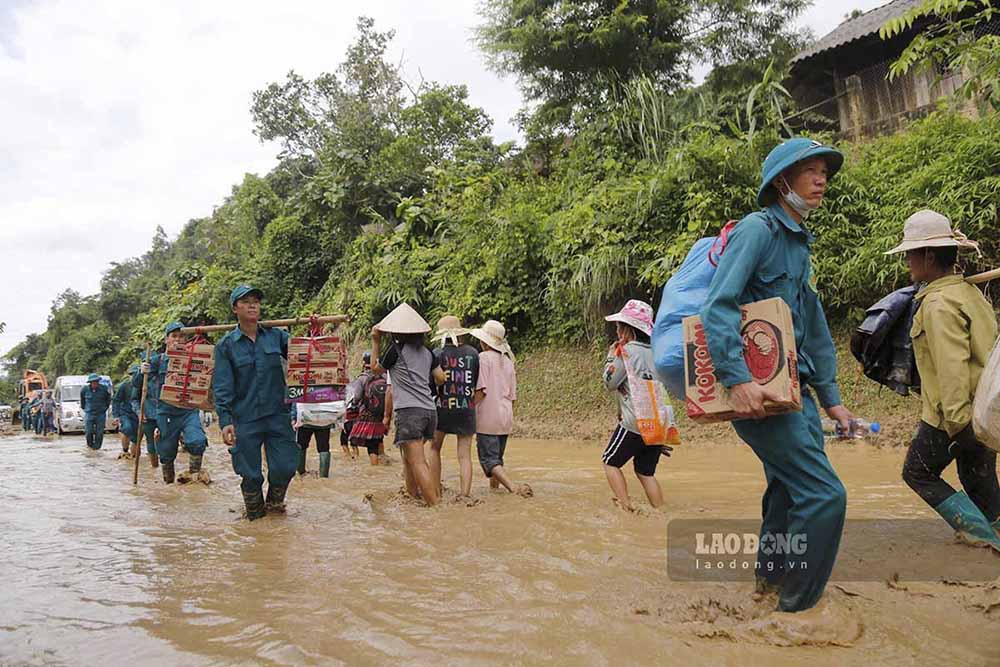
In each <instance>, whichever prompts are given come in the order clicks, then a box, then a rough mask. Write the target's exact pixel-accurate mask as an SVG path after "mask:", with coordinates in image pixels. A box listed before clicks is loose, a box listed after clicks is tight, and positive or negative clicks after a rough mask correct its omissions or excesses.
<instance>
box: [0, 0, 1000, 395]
mask: <svg viewBox="0 0 1000 667" xmlns="http://www.w3.org/2000/svg"><path fill="white" fill-rule="evenodd" d="M527 4H531V3H527ZM591 4H593V6H595V7H596V6H604V4H605V3H591ZM735 4H741V5H745V6H757V5H761V4H762V3H754V2H745V3H738V2H737V3H735ZM649 5H650V6H653V5H657V6H658V3H649ZM526 6H527V5H526ZM588 6H589V5H588ZM629 6H631V4H630V5H629ZM637 6H638V5H637ZM390 39H391V33H378V32H376V31H375V30H374V27H373V26H372V24H371V23H370V21H367V20H362V21H361V22H360V24H359V38H358V42H357V43H356V44H355V45H353V46H352V47H351V49H349V50H348V53H347V59H346V61H345V64H344V65H342V66H341V67H340V68H338V70H337V71H336V73H334V74H328V75H321V76H320V77H318V78H317V79H315V80H313V81H306V80H304V79H302V78H301V77H299V76H298V75H295V74H294V73H290V74H289V75H288V78H287V80H286V81H285V82H284V83H277V84H272V85H271V86H268V87H267V88H265V89H264V90H262V91H259V92H258V93H256V94H255V95H254V100H253V109H252V110H253V115H254V122H255V127H256V131H257V133H258V134H259V135H260V136H261V137H262V138H264V139H267V140H274V141H277V142H279V143H280V144H281V150H282V155H281V161H280V163H279V164H278V166H277V167H275V169H274V170H272V171H271V172H270V173H268V174H266V175H265V176H255V175H249V174H248V175H246V177H245V178H244V179H243V181H242V182H241V183H240V184H239V185H237V186H235V187H234V188H233V190H232V194H231V195H230V196H229V197H228V198H227V199H226V200H225V201H224V202H222V203H221V205H220V206H218V207H217V208H216V209H215V210H214V212H213V213H212V215H211V216H209V217H206V218H200V219H195V220H191V221H190V222H189V223H188V224H187V225H186V226H185V227H184V229H183V231H182V232H181V233H180V235H179V236H178V237H177V238H176V239H173V240H171V239H169V238H167V236H166V235H165V234H164V233H163V232H162V230H160V231H159V232H158V233H157V235H156V236H155V237H154V239H153V242H152V245H151V248H150V250H149V251H148V252H147V253H146V254H145V255H143V256H142V257H139V258H136V259H133V260H130V261H128V262H124V263H122V264H115V265H112V266H111V267H109V269H108V270H107V271H106V273H105V275H104V279H103V281H102V285H101V291H100V292H99V293H98V294H96V295H93V296H82V295H80V294H77V293H76V292H73V291H72V290H67V291H66V292H64V293H63V294H61V295H60V296H59V298H58V299H57V300H56V301H55V302H54V303H53V306H52V311H51V315H50V318H49V325H48V330H47V331H46V332H44V333H43V334H40V335H32V336H29V337H28V338H27V339H26V340H25V341H24V342H22V343H21V344H20V345H18V346H17V347H15V348H14V349H13V350H12V351H11V352H10V353H9V354H8V355H7V358H8V360H9V361H10V366H11V368H12V370H13V371H14V372H15V373H19V371H20V370H21V369H23V368H26V367H32V368H41V369H42V370H44V371H45V372H46V373H49V374H50V375H60V374H66V373H83V372H90V371H93V370H101V371H103V372H106V373H108V374H111V375H117V374H118V373H120V372H121V371H122V370H123V369H124V368H125V367H126V366H127V365H128V364H129V363H131V362H132V361H133V360H134V359H135V358H136V356H137V354H138V352H139V350H140V349H141V348H142V346H143V342H144V341H146V340H153V341H159V340H161V339H162V328H163V325H164V324H165V323H167V322H169V321H171V320H175V319H179V320H182V321H184V322H186V323H188V324H202V323H216V322H226V321H232V315H231V313H230V311H229V307H228V303H227V296H228V293H229V290H230V289H231V288H232V286H233V285H234V284H236V283H237V282H242V281H250V282H253V283H254V284H257V285H258V286H260V287H261V288H262V289H263V290H264V292H265V294H266V300H265V302H264V315H265V317H268V316H273V317H284V316H290V315H296V314H307V313H309V312H323V313H340V312H343V313H347V314H349V315H351V317H352V325H351V329H352V331H353V332H354V333H356V334H360V335H364V334H366V333H367V332H368V330H369V328H370V327H371V325H372V324H373V323H374V322H375V321H377V320H378V319H379V318H380V317H382V316H383V315H384V314H385V313H386V312H388V311H389V310H390V309H391V308H393V307H394V306H395V305H397V304H398V303H399V302H400V301H403V300H405V301H408V302H410V303H411V304H412V305H414V306H416V307H417V308H418V310H420V311H421V312H422V313H423V314H424V316H425V317H426V318H427V319H428V320H430V321H434V320H435V319H436V318H437V317H438V316H440V315H442V314H444V313H445V312H452V313H454V314H457V315H459V316H461V317H462V318H463V319H464V320H465V321H467V322H476V321H482V320H484V319H487V318H496V319H499V320H501V321H503V322H504V323H505V324H506V325H507V327H508V330H509V331H510V332H511V335H512V339H513V341H514V344H515V347H516V348H518V349H525V348H526V347H528V346H531V345H534V344H541V343H545V342H558V343H562V342H581V341H586V340H588V339H592V338H594V337H596V336H603V332H604V331H605V329H604V322H603V319H602V318H601V315H603V314H605V313H607V312H608V311H609V310H611V309H612V308H615V307H618V306H619V305H620V303H621V302H622V301H623V300H624V299H626V298H628V297H639V298H644V299H647V300H649V301H651V302H653V303H654V304H655V303H657V302H658V300H659V291H660V289H661V288H662V285H663V284H664V282H665V281H666V280H667V278H668V277H669V276H670V275H671V273H672V272H673V270H674V269H675V268H676V267H677V266H678V264H679V263H680V262H681V261H683V259H684V257H685V255H686V253H687V252H688V250H689V249H690V247H691V245H692V243H693V242H694V241H695V240H696V239H698V238H700V237H702V236H705V235H709V234H713V233H714V232H716V231H717V230H718V229H719V228H720V226H721V225H722V224H724V223H725V222H726V221H727V220H729V219H733V218H739V217H742V216H743V215H745V214H746V213H748V212H750V211H751V210H753V208H754V203H753V202H754V199H755V192H756V189H757V186H758V184H759V178H760V176H759V174H760V164H761V162H762V160H763V158H764V156H765V155H766V154H767V153H768V151H769V150H770V149H771V148H773V147H774V145H775V144H776V143H777V142H778V141H779V140H780V139H781V137H782V135H783V134H785V133H788V132H790V131H795V127H791V128H790V127H789V126H788V125H789V119H790V117H791V116H790V114H789V112H790V111H793V110H792V109H791V105H790V102H789V100H787V99H786V96H785V95H783V93H782V89H781V87H780V76H779V74H778V72H780V69H781V63H782V62H783V61H787V56H788V54H789V53H790V52H791V49H792V44H791V42H789V41H788V40H783V41H782V40H772V42H770V45H769V46H768V47H767V49H765V51H764V52H762V53H759V54H758V57H757V58H756V59H754V60H748V61H745V62H741V63H739V64H737V65H727V66H725V67H720V68H717V69H716V70H715V71H714V72H713V74H712V75H711V76H710V77H709V79H708V81H707V82H706V83H705V85H703V86H702V87H700V88H699V89H688V90H685V91H683V92H677V93H675V92H672V91H670V90H667V89H662V88H660V87H658V86H657V84H656V81H657V79H655V78H650V77H648V76H645V75H642V76H638V75H637V76H634V77H632V79H631V81H630V82H629V83H628V85H627V86H619V87H618V88H617V89H616V90H614V91H611V90H609V91H607V92H608V96H607V98H606V99H607V100H608V102H607V104H606V105H605V106H606V108H605V110H604V111H603V112H602V113H600V114H595V115H594V116H593V117H592V119H591V121H590V122H588V123H587V124H585V125H583V126H581V127H580V128H579V129H578V130H577V131H576V132H575V133H574V134H573V135H572V136H566V137H562V138H559V139H558V140H554V141H553V140H549V141H537V142H530V143H529V145H528V146H527V147H525V148H523V149H519V148H517V147H514V146H512V145H496V144H495V143H494V142H493V141H492V140H491V139H490V137H489V135H488V130H489V127H490V121H489V118H488V117H487V116H486V115H485V114H484V113H483V111H482V110H480V109H477V108H474V107H472V106H471V105H469V104H468V101H467V93H466V91H465V89H464V88H462V87H457V86H439V85H435V84H422V85H421V86H419V87H417V88H415V89H414V88H410V87H408V86H406V85H405V84H404V82H403V81H402V78H401V77H400V75H399V72H398V71H397V70H396V69H395V67H394V66H392V65H391V64H389V63H388V62H387V61H386V60H385V50H386V46H387V44H388V42H389V40H390ZM779 42H780V43H779ZM706 101H707V102H706ZM793 125H794V124H793ZM997 136H1000V116H997V115H992V116H988V117H985V118H983V119H981V120H969V119H967V118H964V117H961V116H959V115H956V114H954V113H951V112H950V111H948V110H947V109H942V110H941V111H940V112H938V113H936V114H934V115H932V116H931V117H929V118H927V119H925V120H922V121H918V122H916V123H914V124H913V125H912V126H910V127H909V128H907V129H906V130H905V131H904V132H902V133H900V134H898V135H896V136H891V137H885V138H880V139H877V140H873V141H870V142H868V143H865V144H861V145H847V146H843V148H844V150H845V152H846V153H847V162H846V166H845V168H844V170H843V171H842V172H841V173H840V174H839V175H838V177H837V178H836V179H835V180H834V181H833V183H832V187H831V190H830V192H829V196H828V199H827V201H826V203H825V204H824V206H823V208H822V209H821V210H820V211H819V212H818V213H816V214H815V216H814V217H811V218H810V219H809V226H810V228H811V229H812V230H813V231H814V232H815V233H816V236H817V239H818V240H817V242H816V245H815V246H814V262H815V267H816V270H817V274H818V278H819V287H820V290H821V293H822V295H823V298H824V301H825V303H826V306H827V308H828V310H829V311H830V313H831V316H832V319H833V320H834V321H840V322H844V323H847V322H853V321H856V320H857V318H858V317H859V314H860V308H862V307H865V306H867V305H869V304H870V303H872V302H873V301H875V300H876V299H877V298H879V297H880V296H882V295H883V294H884V293H885V292H886V291H888V290H890V289H892V288H894V287H898V286H899V285H901V284H902V283H903V282H904V281H905V271H904V267H903V265H902V264H901V263H900V262H899V261H898V260H897V259H888V258H885V257H884V256H883V255H882V252H883V251H885V250H887V249H888V248H890V247H891V246H892V245H894V244H895V242H896V241H897V239H898V237H899V235H900V232H901V228H902V223H903V220H904V219H905V218H906V217H907V216H909V215H910V214H911V213H913V212H915V211H916V210H918V209H920V208H924V207H933V208H935V209H937V210H939V211H940V212H942V213H944V214H946V215H948V216H950V217H951V218H952V220H953V221H954V222H955V223H956V224H957V225H958V227H960V228H961V229H962V230H963V231H964V232H966V233H967V234H968V235H969V236H970V237H972V238H977V239H978V240H980V241H981V242H982V243H983V249H984V257H983V258H982V259H981V260H980V264H981V265H983V266H990V267H992V266H996V265H997V264H998V263H1000V262H998V261H997V260H998V259H1000V224H998V223H1000V213H998V206H1000V146H998V144H997V142H996V140H995V138H996V137H997ZM827 138H828V139H829V137H827Z"/></svg>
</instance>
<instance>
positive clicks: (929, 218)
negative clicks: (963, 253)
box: [885, 209, 979, 255]
mask: <svg viewBox="0 0 1000 667" xmlns="http://www.w3.org/2000/svg"><path fill="white" fill-rule="evenodd" d="M917 248H959V249H969V250H975V251H976V252H979V244H978V243H976V242H975V241H970V240H969V239H968V238H966V236H965V234H963V233H962V232H960V231H958V230H957V229H956V230H954V231H952V228H951V222H950V221H949V220H948V218H946V217H944V216H943V215H941V214H940V213H937V212H936V211H931V210H929V209H924V210H923V211H917V212H916V213H914V214H913V215H911V216H910V217H909V218H907V219H906V222H905V223H903V242H902V243H900V244H899V245H898V246H896V247H895V248H893V249H892V250H889V251H887V252H886V253H885V254H886V255H894V254H896V253H900V252H906V251H907V250H916V249H917Z"/></svg>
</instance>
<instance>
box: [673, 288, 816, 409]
mask: <svg viewBox="0 0 1000 667" xmlns="http://www.w3.org/2000/svg"><path fill="white" fill-rule="evenodd" d="M741 310H742V313H743V317H742V321H741V324H740V333H741V335H742V338H743V359H744V360H745V361H746V364H747V368H748V369H749V370H750V376H751V377H752V378H753V381H754V382H756V383H757V384H759V385H762V386H764V387H767V388H769V389H771V390H772V391H774V392H775V393H776V394H777V395H778V396H779V397H780V398H779V399H778V400H776V401H767V402H766V403H765V404H764V407H765V409H766V410H767V414H768V415H780V414H785V413H787V412H797V411H799V410H801V409H802V390H801V387H800V385H799V364H798V355H797V352H796V348H795V328H794V326H793V324H792V311H791V309H789V307H788V305H787V304H786V303H785V302H784V301H783V300H782V299H780V298H774V299H765V300H764V301H757V302H755V303H749V304H747V305H745V306H743V307H742V308H741ZM684 378H685V384H686V391H685V393H686V396H687V401H686V403H687V414H688V417H690V418H691V419H692V420H693V421H695V422H698V423H701V424H706V423H712V422H722V421H732V420H734V419H737V415H736V413H735V412H734V411H733V409H732V406H731V405H730V403H729V392H728V390H727V389H726V388H725V387H723V386H722V383H721V382H719V379H718V378H717V377H716V375H715V364H714V363H713V362H712V355H711V354H709V351H708V341H707V339H706V332H705V328H704V326H703V325H702V323H701V318H700V317H698V316H697V315H695V316H692V317H686V318H684Z"/></svg>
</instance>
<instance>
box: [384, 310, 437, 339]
mask: <svg viewBox="0 0 1000 667" xmlns="http://www.w3.org/2000/svg"><path fill="white" fill-rule="evenodd" d="M375 328H376V329H378V330H379V331H384V332H386V333H400V334H409V333H427V332H428V331H430V330H431V325H429V324H427V321H426V320H425V319H424V318H422V317H420V314H419V313H418V312H417V311H415V310H413V308H411V307H410V304H408V303H401V304H399V305H398V306H396V309H395V310H394V311H392V312H391V313H389V314H388V315H386V316H385V317H384V318H382V321H381V322H379V323H378V324H376V325H375Z"/></svg>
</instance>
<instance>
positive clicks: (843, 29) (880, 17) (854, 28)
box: [792, 0, 923, 63]
mask: <svg viewBox="0 0 1000 667" xmlns="http://www.w3.org/2000/svg"><path fill="white" fill-rule="evenodd" d="M921 4H923V0H893V1H892V2H890V3H889V4H887V5H882V6H881V7H876V8H875V9H872V10H869V11H867V12H865V13H864V14H862V15H861V16H858V17H857V18H853V19H847V20H846V21H844V22H843V23H841V24H840V25H839V26H837V27H836V28H835V29H834V30H833V32H831V33H830V34H828V35H826V36H825V37H823V38H822V39H820V40H819V41H818V42H816V43H815V44H813V45H812V46H810V47H809V48H808V49H806V50H805V51H803V52H802V53H800V54H798V55H797V56H795V58H793V59H792V62H793V63H797V62H800V61H802V60H807V59H809V58H812V57H813V56H815V55H817V54H819V53H822V52H823V51H829V50H830V49H835V48H837V47H839V46H843V45H844V44H847V43H848V42H853V41H854V40H856V39H861V38H863V37H867V36H869V35H872V34H876V33H878V31H879V28H881V27H882V24H884V23H885V22H886V21H888V20H889V19H894V18H896V17H898V16H901V15H903V14H905V13H906V12H908V11H909V10H910V9H912V8H914V7H917V6H919V5H921Z"/></svg>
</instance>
